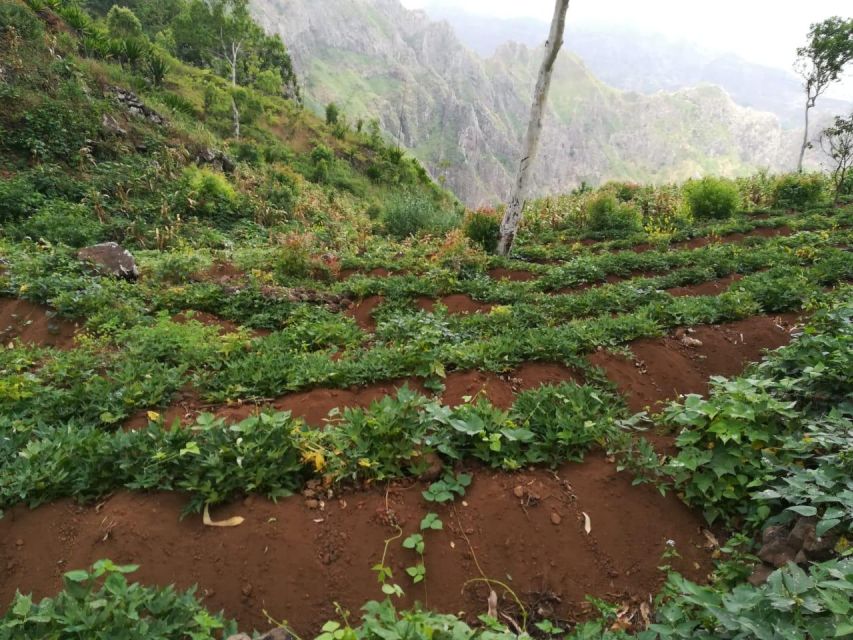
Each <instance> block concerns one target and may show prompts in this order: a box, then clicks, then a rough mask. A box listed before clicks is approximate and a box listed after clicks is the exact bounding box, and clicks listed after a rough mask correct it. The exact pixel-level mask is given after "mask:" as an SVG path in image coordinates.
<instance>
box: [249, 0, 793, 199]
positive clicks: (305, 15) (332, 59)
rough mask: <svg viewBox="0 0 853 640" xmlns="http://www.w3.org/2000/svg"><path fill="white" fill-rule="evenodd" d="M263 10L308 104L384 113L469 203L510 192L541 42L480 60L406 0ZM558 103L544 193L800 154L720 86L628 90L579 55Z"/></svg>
mask: <svg viewBox="0 0 853 640" xmlns="http://www.w3.org/2000/svg"><path fill="white" fill-rule="evenodd" d="M252 8H253V11H254V13H255V15H256V17H257V18H258V20H259V22H260V23H261V24H262V25H264V26H265V28H266V29H267V30H268V31H270V32H276V33H279V34H280V35H281V36H282V38H283V39H284V41H285V42H286V43H287V46H288V48H289V50H290V53H291V55H292V57H293V60H294V64H295V66H296V70H297V73H298V74H299V75H300V77H301V79H302V80H303V82H302V84H303V86H304V87H305V92H306V94H307V95H306V103H307V104H308V105H309V106H312V107H314V108H315V109H317V110H321V109H322V107H323V106H324V105H325V104H326V103H328V102H331V101H335V102H336V103H337V104H338V105H339V106H340V107H341V108H342V109H343V111H344V112H345V113H346V114H347V115H348V116H349V117H350V118H351V119H354V118H358V117H361V118H371V117H378V118H379V120H380V124H381V126H382V128H383V129H384V130H385V131H386V132H387V133H388V134H389V135H391V136H393V137H395V138H398V139H399V141H400V142H401V143H402V144H403V145H404V146H406V147H408V148H409V149H410V150H411V151H412V153H413V154H414V155H415V156H416V157H417V158H418V159H420V160H421V162H422V163H423V164H424V165H425V167H426V168H427V169H428V170H429V171H430V172H431V173H432V175H433V176H434V177H435V178H437V179H439V180H445V181H446V184H447V185H448V186H449V187H450V188H451V189H453V190H454V191H455V192H456V194H457V195H458V196H459V197H460V198H461V199H463V200H464V201H465V202H466V203H467V204H469V205H478V204H483V203H490V202H494V201H496V200H505V198H506V196H507V194H508V190H509V186H510V184H511V182H512V178H511V176H512V175H513V174H514V172H515V170H516V164H517V162H518V154H519V149H520V148H521V141H522V136H523V134H524V129H525V127H526V122H527V116H528V112H529V108H530V99H531V96H532V91H533V84H534V82H535V78H536V69H537V66H538V64H539V61H540V57H541V51H540V50H538V49H530V48H528V47H526V46H524V45H519V44H506V45H504V46H502V47H500V48H499V49H498V50H497V52H496V53H495V55H494V56H492V57H490V58H488V59H483V58H480V57H479V56H478V55H477V54H475V53H473V52H472V51H470V50H468V49H467V48H465V46H463V45H462V44H461V42H460V41H459V39H458V38H457V37H456V35H455V33H454V32H453V30H452V29H451V27H450V26H449V25H448V24H447V23H446V22H431V21H430V20H429V19H428V18H427V16H426V14H424V13H423V12H419V11H409V10H407V9H405V8H403V6H402V5H401V4H400V2H399V0H252ZM549 105H550V107H549V110H548V113H547V116H546V118H545V124H544V131H543V133H542V142H541V146H540V150H539V155H538V157H537V161H536V163H535V165H534V173H533V179H532V186H531V192H532V194H533V195H544V194H548V193H554V192H565V191H568V190H570V189H571V188H573V187H575V186H577V185H579V184H580V183H581V182H582V181H586V182H589V183H593V184H594V183H598V182H600V181H602V180H608V179H623V180H634V181H638V182H666V181H672V180H684V179H687V178H690V177H694V176H698V175H702V174H704V173H718V174H723V175H737V174H745V173H750V172H752V171H755V170H756V169H759V168H768V169H771V170H781V169H783V168H790V167H792V166H794V164H795V160H796V152H797V140H796V138H797V134H796V132H795V131H783V129H782V127H781V126H780V124H779V121H778V119H777V118H776V117H775V116H773V115H772V114H769V113H762V112H759V111H755V110H752V109H748V108H745V107H741V106H739V105H737V104H735V103H734V102H733V101H732V99H731V98H730V97H729V96H728V94H726V93H725V91H723V90H722V89H720V88H719V87H715V86H701V87H697V88H694V89H686V90H682V91H677V92H674V93H664V92H660V93H656V94H654V95H641V94H638V93H631V92H624V91H618V90H616V89H613V88H611V87H609V86H607V85H605V84H604V83H602V82H600V81H599V80H598V79H597V78H596V77H595V76H594V75H593V74H592V73H591V72H590V71H589V70H588V69H587V68H586V67H585V66H584V64H583V62H582V61H581V60H580V59H579V58H577V57H575V56H573V55H571V53H569V52H568V51H564V52H562V53H561V54H560V58H559V59H558V61H557V65H556V68H555V71H554V78H553V83H552V88H551V95H550V97H549Z"/></svg>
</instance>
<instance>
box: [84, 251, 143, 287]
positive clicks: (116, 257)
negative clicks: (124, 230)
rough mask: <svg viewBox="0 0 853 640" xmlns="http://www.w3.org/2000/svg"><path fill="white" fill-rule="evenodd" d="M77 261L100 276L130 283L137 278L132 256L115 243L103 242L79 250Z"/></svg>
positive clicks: (137, 273) (137, 270) (137, 274)
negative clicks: (88, 266)
mask: <svg viewBox="0 0 853 640" xmlns="http://www.w3.org/2000/svg"><path fill="white" fill-rule="evenodd" d="M77 259H78V260H81V261H83V262H86V263H88V264H90V265H91V266H92V267H93V269H94V270H95V272H96V273H98V274H99V275H102V276H112V277H113V278H122V279H124V280H130V281H131V282H133V281H135V280H136V279H137V278H138V277H139V269H138V267H137V266H136V259H135V258H134V257H133V254H132V253H130V251H128V250H127V249H125V248H124V247H122V246H121V245H119V244H118V243H115V242H104V243H102V244H96V245H92V246H91V247H85V248H83V249H80V251H78V252H77Z"/></svg>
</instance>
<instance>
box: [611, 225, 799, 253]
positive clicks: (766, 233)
mask: <svg viewBox="0 0 853 640" xmlns="http://www.w3.org/2000/svg"><path fill="white" fill-rule="evenodd" d="M752 217H753V218H760V217H759V216H752ZM763 217H766V216H763ZM792 233H793V230H792V229H791V228H790V227H786V226H781V227H775V228H773V227H757V228H755V229H753V230H751V231H747V232H746V233H730V234H728V235H725V236H700V237H698V238H691V239H690V240H682V241H681V242H674V243H673V244H671V245H670V248H671V249H674V250H680V249H699V248H700V247H706V246H708V245H709V244H714V243H724V242H741V241H742V240H745V239H746V238H752V237H759V238H772V237H774V236H789V235H791V234H792ZM656 248H658V247H655V246H653V245H650V244H648V243H643V244H637V245H634V246H633V247H631V249H630V250H631V251H633V252H634V253H643V252H645V251H652V250H653V249H656ZM617 251H620V250H619V249H617Z"/></svg>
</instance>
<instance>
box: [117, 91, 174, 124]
mask: <svg viewBox="0 0 853 640" xmlns="http://www.w3.org/2000/svg"><path fill="white" fill-rule="evenodd" d="M109 90H110V91H111V92H112V94H113V95H114V96H115V99H116V100H117V101H118V102H119V104H121V105H122V106H123V107H124V108H125V109H127V112H128V113H130V114H132V115H134V116H136V117H138V118H143V119H145V120H147V121H148V122H152V123H154V124H159V125H163V124H166V119H165V118H164V117H163V116H161V115H160V114H159V113H157V112H156V111H154V109H151V108H150V107H147V106H146V105H145V104H144V103H143V102H142V100H140V99H139V98H138V97H137V95H136V94H135V93H133V91H128V90H127V89H122V88H121V87H110V88H109Z"/></svg>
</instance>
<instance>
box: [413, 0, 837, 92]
mask: <svg viewBox="0 0 853 640" xmlns="http://www.w3.org/2000/svg"><path fill="white" fill-rule="evenodd" d="M435 1H436V0H402V2H403V4H404V5H406V6H407V7H409V8H421V7H424V6H425V5H427V4H430V3H431V2H435ZM441 1H442V3H443V4H446V5H450V6H454V7H458V8H461V9H465V10H466V11H469V12H471V13H481V14H486V15H492V16H498V17H505V18H510V17H519V16H530V17H535V18H540V19H542V20H546V21H550V19H551V16H552V14H553V11H554V0H441ZM833 15H841V16H844V17H851V16H853V1H851V0H809V1H807V2H797V1H794V0H645V1H641V0H571V3H570V4H569V20H571V21H574V22H575V24H582V25H584V26H590V25H594V24H596V23H605V24H629V25H634V26H636V27H639V28H642V29H643V30H648V31H656V32H659V33H662V34H664V35H666V36H669V37H670V38H672V39H678V40H687V41H691V42H695V43H697V44H698V45H700V46H702V47H703V48H707V49H712V50H717V51H730V52H734V53H737V54H739V55H741V56H742V57H744V58H746V59H747V60H751V61H753V62H759V63H763V64H769V65H772V66H775V67H781V68H785V69H790V68H791V64H792V62H793V59H794V57H795V49H796V48H797V47H798V46H800V45H801V44H803V43H804V40H805V35H806V32H807V31H808V28H809V24H810V23H812V22H817V21H820V20H822V19H824V18H827V17H829V16H833ZM847 76H848V78H847V80H846V81H845V85H847V86H849V85H851V82H850V78H851V76H853V73H848V74H847Z"/></svg>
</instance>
